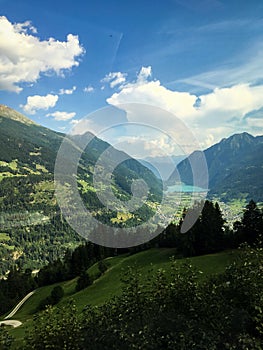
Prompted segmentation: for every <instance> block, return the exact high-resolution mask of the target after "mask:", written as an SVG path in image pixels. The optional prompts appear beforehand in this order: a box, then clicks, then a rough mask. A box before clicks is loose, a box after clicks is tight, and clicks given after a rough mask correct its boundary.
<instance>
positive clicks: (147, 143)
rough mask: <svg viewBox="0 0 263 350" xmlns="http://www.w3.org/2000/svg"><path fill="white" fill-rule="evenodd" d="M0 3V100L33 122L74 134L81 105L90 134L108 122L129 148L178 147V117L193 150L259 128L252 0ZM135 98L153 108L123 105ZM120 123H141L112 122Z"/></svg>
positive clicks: (259, 54)
mask: <svg viewBox="0 0 263 350" xmlns="http://www.w3.org/2000/svg"><path fill="white" fill-rule="evenodd" d="M0 6H1V7H0V8H1V16H2V17H1V20H0V103H2V104H6V105H8V106H10V107H12V108H14V109H16V110H18V111H19V112H21V113H23V114H25V115H26V116H28V117H29V118H31V119H32V120H34V121H36V122H37V123H39V124H42V125H44V126H47V127H49V128H52V129H55V130H58V131H63V132H68V131H69V130H70V129H71V128H72V127H73V126H74V125H77V126H75V132H77V131H80V132H81V131H82V132H83V126H84V124H79V126H78V124H76V122H77V121H78V120H81V119H83V118H84V117H85V116H87V115H88V117H87V120H86V123H85V128H89V130H91V131H93V132H95V131H96V132H97V133H98V136H101V137H103V133H102V132H101V130H102V129H103V127H104V128H105V127H107V128H108V129H109V128H110V129H112V130H110V132H109V130H108V131H107V132H106V133H104V136H105V137H104V138H105V139H108V140H109V141H110V142H112V143H113V144H118V143H122V144H135V142H137V148H136V152H137V153H136V152H135V154H134V155H135V156H142V155H141V154H139V152H138V148H140V149H147V150H148V154H147V155H148V156H149V155H151V156H154V155H158V154H160V155H161V154H162V155H163V154H173V153H176V152H177V153H178V150H176V149H175V148H178V147H175V146H171V142H170V141H169V140H168V139H169V137H170V136H171V137H172V138H175V139H176V138H178V133H176V129H178V123H179V120H180V121H182V122H183V123H185V126H186V129H185V130H188V131H189V134H191V136H190V137H189V139H191V138H192V136H194V137H195V138H196V139H197V142H198V144H199V146H200V147H201V148H206V147H208V146H210V145H211V144H213V143H215V142H218V141H219V140H220V139H221V138H223V137H228V136H229V135H231V134H233V133H236V132H243V131H247V132H250V133H252V134H253V135H258V134H262V127H263V118H262V110H263V64H262V62H263V40H262V39H263V2H262V1H261V0H258V1H257V0H252V1H250V2H248V1H244V0H236V1H233V0H229V1H221V0H199V1H196V0H188V1H184V0H163V1H161V0H158V1H154V0H149V1H145V0H144V1H137V0H134V1H120V0H115V1H112V0H108V1H106V0H104V1H102V0H99V1H93V2H91V1H80V0H75V1H74V2H67V1H57V0H53V1H49V0H46V1H42V0H41V1H35V2H33V1H29V0H24V1H18V0H15V1H14V0H11V1H10V0H0ZM134 102H135V103H140V104H142V105H144V104H146V105H150V106H156V108H161V109H162V110H164V112H163V113H161V112H160V110H159V109H157V112H158V113H152V114H151V115H147V111H146V110H145V114H143V113H141V112H138V110H137V107H136V108H134V109H133V111H132V113H131V111H130V113H129V108H130V107H129V106H130V104H131V103H134ZM119 104H122V107H121V108H120V106H119V108H118V109H116V106H118V105H119ZM114 106H115V107H114ZM103 108H104V109H103ZM97 110H100V111H101V112H100V113H97V112H96V111H97ZM135 110H136V111H137V115H136V116H134V113H135ZM141 110H143V108H142V109H140V111H141ZM94 112H95V114H94ZM148 112H149V111H148ZM99 115H100V116H99ZM125 122H132V123H133V125H134V124H136V123H137V124H139V123H140V124H147V125H148V131H146V129H147V128H145V127H144V128H142V127H140V126H138V127H137V129H136V128H134V126H133V127H132V128H131V129H132V130H131V131H130V132H129V131H128V130H127V126H124V125H121V126H120V127H119V128H118V129H117V128H116V127H115V128H111V126H112V125H115V124H118V123H125ZM95 124H96V125H95ZM76 128H77V129H76ZM151 128H152V132H151V131H150V129H151ZM153 129H154V131H153ZM157 129H158V130H159V134H158V135H157V134H156V130H157ZM85 130H86V129H85ZM135 130H136V131H135ZM106 134H107V137H106ZM186 139H187V137H186ZM178 142H179V141H178ZM178 142H177V146H178ZM180 142H181V141H180ZM180 142H179V143H180ZM186 143H187V142H186ZM138 145H139V147H138ZM179 146H180V144H179ZM195 146H196V145H195ZM179 148H180V147H179ZM127 151H128V150H127ZM162 151H163V153H162ZM179 153H180V152H179Z"/></svg>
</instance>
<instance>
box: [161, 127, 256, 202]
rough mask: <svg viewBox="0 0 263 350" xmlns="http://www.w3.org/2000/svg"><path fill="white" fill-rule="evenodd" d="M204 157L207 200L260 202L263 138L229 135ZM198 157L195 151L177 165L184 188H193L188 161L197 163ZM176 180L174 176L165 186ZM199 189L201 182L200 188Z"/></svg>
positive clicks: (173, 175) (243, 134) (205, 153)
mask: <svg viewBox="0 0 263 350" xmlns="http://www.w3.org/2000/svg"><path fill="white" fill-rule="evenodd" d="M204 156H205V159H206V162H207V167H208V173H209V196H211V197H213V196H216V197H219V198H221V199H222V200H224V201H229V200H231V199H233V198H240V197H241V198H245V199H247V200H249V199H251V198H253V199H254V200H255V201H263V183H262V178H263V136H256V137H254V136H252V135H250V134H248V133H246V132H244V133H241V134H235V135H232V136H230V137H229V138H224V139H222V140H221V141H220V142H219V143H217V144H215V145H213V146H211V147H209V148H208V149H206V150H205V151H204ZM200 157H201V152H200V151H195V152H193V153H192V154H191V155H190V156H189V157H188V158H187V159H185V160H183V161H182V162H180V163H179V164H178V166H177V170H178V172H179V174H180V179H181V181H182V182H184V183H185V184H188V185H192V184H193V175H192V170H191V166H190V162H189V159H190V160H191V161H198V159H199V158H200ZM176 179H177V173H176V172H174V173H173V174H172V175H171V176H170V178H169V179H168V182H167V183H168V185H172V184H174V182H175V181H176ZM202 185H203V184H202V179H200V183H199V187H202Z"/></svg>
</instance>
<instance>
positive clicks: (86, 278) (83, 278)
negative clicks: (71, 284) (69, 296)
mask: <svg viewBox="0 0 263 350" xmlns="http://www.w3.org/2000/svg"><path fill="white" fill-rule="evenodd" d="M92 282H93V281H92V278H91V277H90V275H89V274H88V273H87V272H85V271H83V272H82V273H81V274H80V276H79V278H78V280H77V284H76V292H79V291H80V290H82V289H84V288H86V287H88V286H90V285H91V284H92Z"/></svg>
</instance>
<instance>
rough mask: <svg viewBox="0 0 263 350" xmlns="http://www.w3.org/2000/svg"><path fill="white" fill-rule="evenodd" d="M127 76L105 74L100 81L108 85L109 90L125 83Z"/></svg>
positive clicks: (123, 74) (112, 73)
mask: <svg viewBox="0 0 263 350" xmlns="http://www.w3.org/2000/svg"><path fill="white" fill-rule="evenodd" d="M126 76H127V74H125V73H121V72H111V73H109V74H107V75H106V76H105V77H104V78H103V79H102V80H101V82H102V83H109V84H110V87H111V88H114V87H115V86H117V85H121V84H124V83H125V82H126Z"/></svg>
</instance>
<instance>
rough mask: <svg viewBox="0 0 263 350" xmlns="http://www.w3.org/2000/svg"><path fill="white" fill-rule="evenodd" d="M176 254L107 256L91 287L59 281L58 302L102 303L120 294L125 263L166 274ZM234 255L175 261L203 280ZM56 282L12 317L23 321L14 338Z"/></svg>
mask: <svg viewBox="0 0 263 350" xmlns="http://www.w3.org/2000/svg"><path fill="white" fill-rule="evenodd" d="M175 253H176V251H175V249H172V248H171V249H169V248H163V249H150V250H147V251H144V252H140V253H137V254H134V255H123V256H118V257H112V258H108V259H107V263H108V266H109V268H108V270H107V271H106V273H105V274H104V275H103V276H101V277H100V278H99V279H97V280H96V281H95V282H94V283H93V284H92V285H91V286H90V287H88V288H86V289H84V290H82V291H80V292H78V293H76V292H75V286H76V282H77V279H76V278H75V279H73V280H70V281H66V282H63V283H58V284H59V285H61V286H62V287H63V289H64V291H65V296H64V298H63V299H62V301H61V302H60V304H63V303H65V302H66V301H67V300H68V299H69V298H73V299H74V301H75V303H76V306H77V309H78V311H79V312H81V311H82V310H83V308H85V306H86V305H88V304H91V305H101V304H103V303H104V302H105V301H106V300H108V299H110V298H111V297H113V296H115V295H118V294H119V293H120V290H121V276H122V275H123V273H124V272H125V270H127V267H128V266H135V265H136V266H137V267H138V268H139V269H140V272H141V273H142V276H146V275H147V272H148V271H149V270H153V271H157V270H158V269H160V268H162V269H164V270H165V271H166V273H167V274H169V271H170V258H171V257H172V256H174V255H175ZM235 257H236V253H235V252H232V251H226V252H221V253H217V254H210V255H204V256H199V257H193V258H190V259H178V264H184V263H185V262H186V261H188V262H190V263H191V264H192V265H193V266H195V267H196V269H197V270H199V271H202V272H203V273H202V274H200V279H203V278H205V277H206V276H210V275H212V274H216V273H221V272H223V271H224V269H225V267H226V266H227V265H228V264H229V263H230V262H232V261H233V260H234V259H235ZM88 272H89V274H90V275H95V274H96V273H97V272H98V266H97V264H95V265H93V266H92V267H91V268H90V269H89V270H88ZM58 284H55V285H58ZM55 285H52V286H46V287H42V288H39V289H38V290H37V291H36V293H35V294H34V295H33V296H32V297H31V298H30V299H29V300H28V301H26V303H25V304H24V305H23V306H22V308H21V309H20V310H19V311H18V312H17V314H16V315H15V316H14V317H13V319H16V320H20V321H22V322H23V325H22V326H20V327H19V328H16V329H12V330H11V333H12V335H13V336H14V337H15V338H16V339H19V338H20V339H21V338H23V336H24V332H25V329H26V327H30V325H31V324H32V322H33V317H34V314H35V312H36V308H37V306H38V305H39V303H40V301H41V300H43V299H44V298H46V297H47V296H48V295H49V294H50V292H51V290H52V289H53V287H54V286H55Z"/></svg>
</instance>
